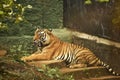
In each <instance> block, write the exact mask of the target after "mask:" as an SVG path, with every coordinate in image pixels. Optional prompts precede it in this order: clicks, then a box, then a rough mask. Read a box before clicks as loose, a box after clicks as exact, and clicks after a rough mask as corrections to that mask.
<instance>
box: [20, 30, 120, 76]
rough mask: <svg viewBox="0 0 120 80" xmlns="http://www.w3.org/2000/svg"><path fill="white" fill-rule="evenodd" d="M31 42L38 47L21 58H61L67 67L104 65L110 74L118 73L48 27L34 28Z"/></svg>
mask: <svg viewBox="0 0 120 80" xmlns="http://www.w3.org/2000/svg"><path fill="white" fill-rule="evenodd" d="M33 42H34V44H35V45H37V47H38V48H39V50H38V51H36V52H35V53H33V54H31V55H30V56H24V57H22V58H21V60H23V61H25V62H27V61H35V60H63V61H65V63H66V65H67V66H68V67H69V68H85V67H90V66H104V67H105V68H107V69H108V70H109V71H110V72H112V74H114V75H119V74H118V73H116V72H114V71H113V69H112V68H110V67H109V65H107V64H105V63H104V62H103V61H101V60H100V59H99V58H97V57H96V55H95V54H94V53H93V52H92V51H91V50H90V49H88V48H86V47H83V46H80V45H75V44H73V43H68V42H64V41H62V40H60V39H59V38H58V37H57V36H55V35H54V34H53V33H52V30H49V29H39V28H37V29H36V30H35V33H34V36H33Z"/></svg>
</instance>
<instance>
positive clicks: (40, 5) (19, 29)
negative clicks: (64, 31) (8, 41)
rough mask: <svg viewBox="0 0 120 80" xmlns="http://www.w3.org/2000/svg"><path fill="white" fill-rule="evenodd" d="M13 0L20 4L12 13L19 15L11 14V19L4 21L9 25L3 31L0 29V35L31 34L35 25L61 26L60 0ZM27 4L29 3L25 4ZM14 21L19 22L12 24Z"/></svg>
mask: <svg viewBox="0 0 120 80" xmlns="http://www.w3.org/2000/svg"><path fill="white" fill-rule="evenodd" d="M13 2H14V4H18V5H19V6H20V7H18V9H16V8H15V10H14V11H15V12H14V13H16V14H17V12H18V14H19V15H15V16H12V17H14V19H13V18H12V20H9V21H8V20H7V21H4V22H5V23H7V26H9V27H8V28H7V29H6V31H5V30H4V32H3V31H1V30H2V29H1V30H0V36H21V35H33V33H34V30H35V27H36V26H40V27H43V28H62V27H63V22H62V21H63V1H62V0H32V1H31V0H17V1H13ZM27 4H29V5H28V6H26V5H27ZM30 5H31V6H30ZM13 8H14V7H13ZM26 8H31V9H26ZM1 14H2V12H1ZM22 20H24V21H22ZM14 22H15V23H18V22H20V23H19V24H14ZM2 23H3V22H2Z"/></svg>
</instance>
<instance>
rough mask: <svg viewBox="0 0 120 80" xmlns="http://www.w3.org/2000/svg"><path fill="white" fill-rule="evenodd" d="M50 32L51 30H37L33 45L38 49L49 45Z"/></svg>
mask: <svg viewBox="0 0 120 80" xmlns="http://www.w3.org/2000/svg"><path fill="white" fill-rule="evenodd" d="M51 31H52V30H48V29H39V28H37V29H36V31H35V33H34V37H33V41H34V44H35V45H37V46H38V47H43V46H46V45H48V44H50V42H51V35H52V33H51Z"/></svg>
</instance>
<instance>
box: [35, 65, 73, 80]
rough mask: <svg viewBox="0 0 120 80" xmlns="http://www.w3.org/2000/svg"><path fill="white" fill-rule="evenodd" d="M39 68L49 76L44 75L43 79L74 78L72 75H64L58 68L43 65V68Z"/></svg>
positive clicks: (66, 79)
mask: <svg viewBox="0 0 120 80" xmlns="http://www.w3.org/2000/svg"><path fill="white" fill-rule="evenodd" d="M37 70H38V71H39V72H41V73H43V74H44V75H46V76H47V77H46V76H45V77H42V80H51V79H52V80H74V79H73V76H72V75H63V74H62V73H61V72H60V71H59V69H58V68H49V67H48V66H46V65H43V69H40V68H37Z"/></svg>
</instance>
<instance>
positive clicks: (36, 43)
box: [34, 41, 42, 47]
mask: <svg viewBox="0 0 120 80" xmlns="http://www.w3.org/2000/svg"><path fill="white" fill-rule="evenodd" d="M34 45H36V46H38V47H42V42H40V41H39V42H35V41H34Z"/></svg>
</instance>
